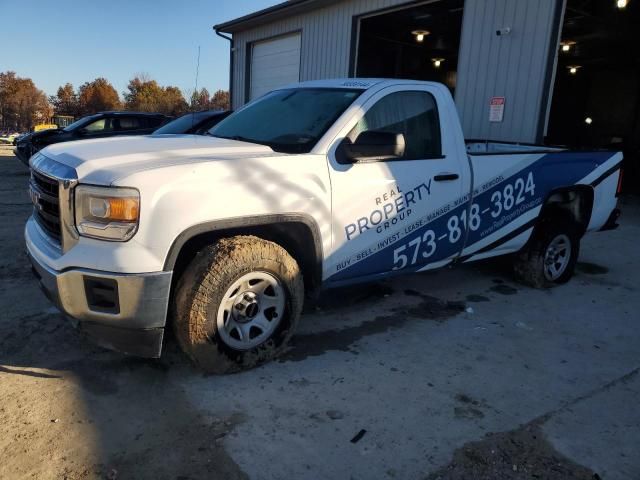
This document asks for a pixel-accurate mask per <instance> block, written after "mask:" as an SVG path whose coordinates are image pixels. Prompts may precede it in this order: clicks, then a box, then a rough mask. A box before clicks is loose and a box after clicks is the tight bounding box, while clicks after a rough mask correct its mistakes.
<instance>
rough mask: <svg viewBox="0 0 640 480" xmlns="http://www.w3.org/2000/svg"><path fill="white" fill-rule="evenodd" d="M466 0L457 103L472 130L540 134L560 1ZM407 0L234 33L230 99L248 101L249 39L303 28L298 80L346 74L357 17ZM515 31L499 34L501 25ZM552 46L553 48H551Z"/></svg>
mask: <svg viewBox="0 0 640 480" xmlns="http://www.w3.org/2000/svg"><path fill="white" fill-rule="evenodd" d="M559 1H562V0H535V1H533V0H466V1H465V9H464V16H463V28H462V38H461V46H460V55H459V60H458V74H457V78H458V85H457V88H456V95H455V97H456V105H457V107H458V110H459V113H460V117H461V119H462V125H463V130H464V133H465V136H466V137H468V138H490V139H493V140H503V141H522V142H535V141H538V140H539V139H538V138H536V133H537V125H538V121H539V117H540V115H541V112H543V113H544V109H543V108H542V106H541V102H542V101H543V100H544V98H545V97H544V95H543V88H544V84H545V79H546V77H547V75H548V74H549V73H550V72H547V70H548V68H549V65H548V53H549V51H550V48H549V47H550V45H549V43H550V41H551V38H552V36H553V35H552V33H553V32H552V29H553V28H555V25H554V12H555V7H556V4H557V2H559ZM407 3H412V2H409V1H408V0H344V1H342V2H339V3H336V4H333V5H331V6H328V7H324V8H320V9H315V10H311V11H310V12H308V13H306V14H299V15H294V16H291V17H289V18H286V19H282V20H279V21H276V22H272V23H268V24H265V25H262V26H260V27H256V28H253V29H250V30H245V31H241V32H237V33H235V34H234V36H233V37H234V47H235V48H234V54H235V63H234V72H233V80H234V84H233V87H232V88H233V99H232V102H233V107H234V108H238V107H239V106H241V105H243V104H244V103H245V101H246V100H245V80H246V79H245V75H246V67H245V62H246V61H247V59H246V58H245V56H246V51H247V44H249V43H251V42H254V41H258V40H264V39H267V38H271V37H275V36H278V35H283V34H286V33H290V32H294V31H297V30H299V31H301V32H302V51H301V64H300V80H301V81H304V80H317V79H324V78H335V77H346V76H348V75H349V57H350V52H351V29H352V19H353V17H354V16H356V15H362V14H366V13H369V12H372V11H376V10H379V9H383V8H388V7H395V6H400V5H403V4H407ZM503 27H511V30H512V31H511V34H510V35H507V36H502V37H498V36H497V35H496V34H495V31H496V30H497V29H498V28H503ZM551 51H553V50H551ZM492 96H504V97H506V105H505V114H504V120H503V122H502V123H494V124H490V123H489V100H490V98H491V97H492Z"/></svg>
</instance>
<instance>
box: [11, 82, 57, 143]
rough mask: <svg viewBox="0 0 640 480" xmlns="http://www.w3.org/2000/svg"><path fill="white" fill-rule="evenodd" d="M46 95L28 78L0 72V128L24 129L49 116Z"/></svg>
mask: <svg viewBox="0 0 640 480" xmlns="http://www.w3.org/2000/svg"><path fill="white" fill-rule="evenodd" d="M52 113H53V108H52V107H51V105H49V102H48V101H47V96H46V95H45V94H44V92H43V91H42V90H38V88H36V86H35V84H34V83H33V81H32V80H31V79H30V78H22V77H19V76H17V75H16V72H0V128H1V129H3V130H13V131H24V130H27V129H29V128H31V127H32V126H33V125H36V124H38V123H42V122H43V121H46V120H47V119H48V118H50V117H51V115H52Z"/></svg>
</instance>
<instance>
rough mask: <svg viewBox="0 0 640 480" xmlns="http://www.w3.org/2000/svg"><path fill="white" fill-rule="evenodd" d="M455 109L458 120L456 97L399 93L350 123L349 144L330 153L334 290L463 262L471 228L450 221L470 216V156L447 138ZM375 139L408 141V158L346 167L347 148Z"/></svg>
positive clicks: (387, 92)
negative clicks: (363, 138) (385, 135)
mask: <svg viewBox="0 0 640 480" xmlns="http://www.w3.org/2000/svg"><path fill="white" fill-rule="evenodd" d="M447 109H448V110H454V113H455V109H454V107H453V102H452V100H451V96H450V95H449V93H448V92H446V96H445V95H444V94H443V92H442V91H438V90H437V89H434V90H430V89H429V88H428V87H421V86H416V85H401V86H393V87H389V88H385V89H383V90H381V91H380V92H378V93H377V94H376V95H374V96H372V97H371V98H369V99H368V100H366V102H365V103H364V104H363V105H362V110H361V114H360V115H359V116H358V115H356V116H355V117H354V118H353V119H351V121H349V122H347V124H346V125H345V130H344V137H341V138H339V139H338V140H337V142H336V144H334V146H333V147H332V148H331V149H330V151H329V169H330V177H331V185H332V211H333V223H332V239H333V243H332V245H333V249H332V252H331V254H330V255H329V256H328V257H326V262H325V268H324V276H325V279H327V280H328V282H329V283H334V284H335V283H348V282H350V281H353V280H355V279H363V278H366V277H372V278H375V277H376V276H379V275H383V274H386V273H388V272H392V271H398V270H406V271H418V270H424V269H428V268H430V267H437V266H440V265H444V264H446V263H448V262H449V261H450V259H451V258H452V257H455V256H456V255H457V254H458V252H459V251H460V249H461V247H462V244H463V243H464V236H465V233H464V231H465V228H464V225H462V224H460V222H459V219H457V222H454V221H450V222H448V215H449V213H450V212H453V211H454V210H455V209H456V207H460V208H459V210H463V209H464V208H463V207H462V204H463V203H464V198H463V196H464V193H466V192H465V191H464V190H465V189H468V188H469V181H468V176H469V175H468V167H467V159H466V155H465V154H464V153H465V152H464V150H462V152H460V150H459V149H457V148H455V146H453V143H452V140H458V141H459V142H463V140H462V138H460V139H458V138H457V136H456V137H453V134H451V139H449V138H447V137H445V135H449V134H450V133H448V132H447V131H445V130H444V129H443V125H445V124H447V123H448V119H446V118H445V119H444V120H443V116H442V113H439V112H445V111H447ZM447 114H449V113H447ZM455 121H456V123H455V125H456V126H457V131H456V132H455V133H459V136H460V137H461V136H462V134H461V132H459V130H460V128H459V123H457V117H456V119H455ZM368 131H381V132H392V133H397V134H400V133H401V134H402V135H403V136H404V141H405V149H404V155H402V156H401V157H399V158H393V159H391V160H379V161H371V160H367V161H366V162H355V163H350V162H345V160H344V158H343V156H342V155H341V154H340V145H339V144H340V143H341V142H356V140H357V138H358V136H359V135H362V133H363V132H368ZM343 138H344V139H343ZM461 145H463V143H461ZM461 153H462V154H461ZM461 157H462V158H461ZM456 218H457V217H456ZM447 222H448V223H449V225H448V224H447Z"/></svg>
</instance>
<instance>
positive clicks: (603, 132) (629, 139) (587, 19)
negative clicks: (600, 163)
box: [547, 0, 640, 190]
mask: <svg viewBox="0 0 640 480" xmlns="http://www.w3.org/2000/svg"><path fill="white" fill-rule="evenodd" d="M618 3H619V2H616V1H614V0H607V1H603V0H568V2H567V8H566V12H565V19H564V24H563V29H562V37H561V45H560V51H559V52H558V67H557V71H556V80H555V87H554V92H553V100H552V104H551V112H550V117H549V127H548V130H547V142H548V143H552V144H557V145H567V146H570V147H572V148H578V149H580V148H587V149H600V148H605V149H612V150H622V151H624V155H625V165H624V168H625V180H626V181H627V182H625V187H626V186H629V187H631V186H632V185H634V186H635V189H636V190H637V189H638V185H640V29H638V25H640V2H637V1H629V2H627V4H626V6H625V7H624V8H619V7H618Z"/></svg>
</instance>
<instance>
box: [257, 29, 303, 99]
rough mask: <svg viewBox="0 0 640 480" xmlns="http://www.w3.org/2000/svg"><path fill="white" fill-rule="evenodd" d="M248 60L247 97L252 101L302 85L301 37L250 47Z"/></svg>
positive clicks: (290, 36)
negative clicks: (295, 85) (288, 85)
mask: <svg viewBox="0 0 640 480" xmlns="http://www.w3.org/2000/svg"><path fill="white" fill-rule="evenodd" d="M249 57H250V58H251V62H250V63H249V68H250V70H249V82H248V84H247V85H248V92H246V93H247V97H248V98H249V99H250V100H253V99H255V98H258V97H260V96H262V95H264V94H265V93H267V92H270V91H271V90H273V89H275V88H278V87H281V86H283V85H287V84H289V83H296V82H298V81H300V33H294V34H291V35H285V36H281V37H277V38H273V39H270V40H264V41H261V42H255V43H251V44H249Z"/></svg>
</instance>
